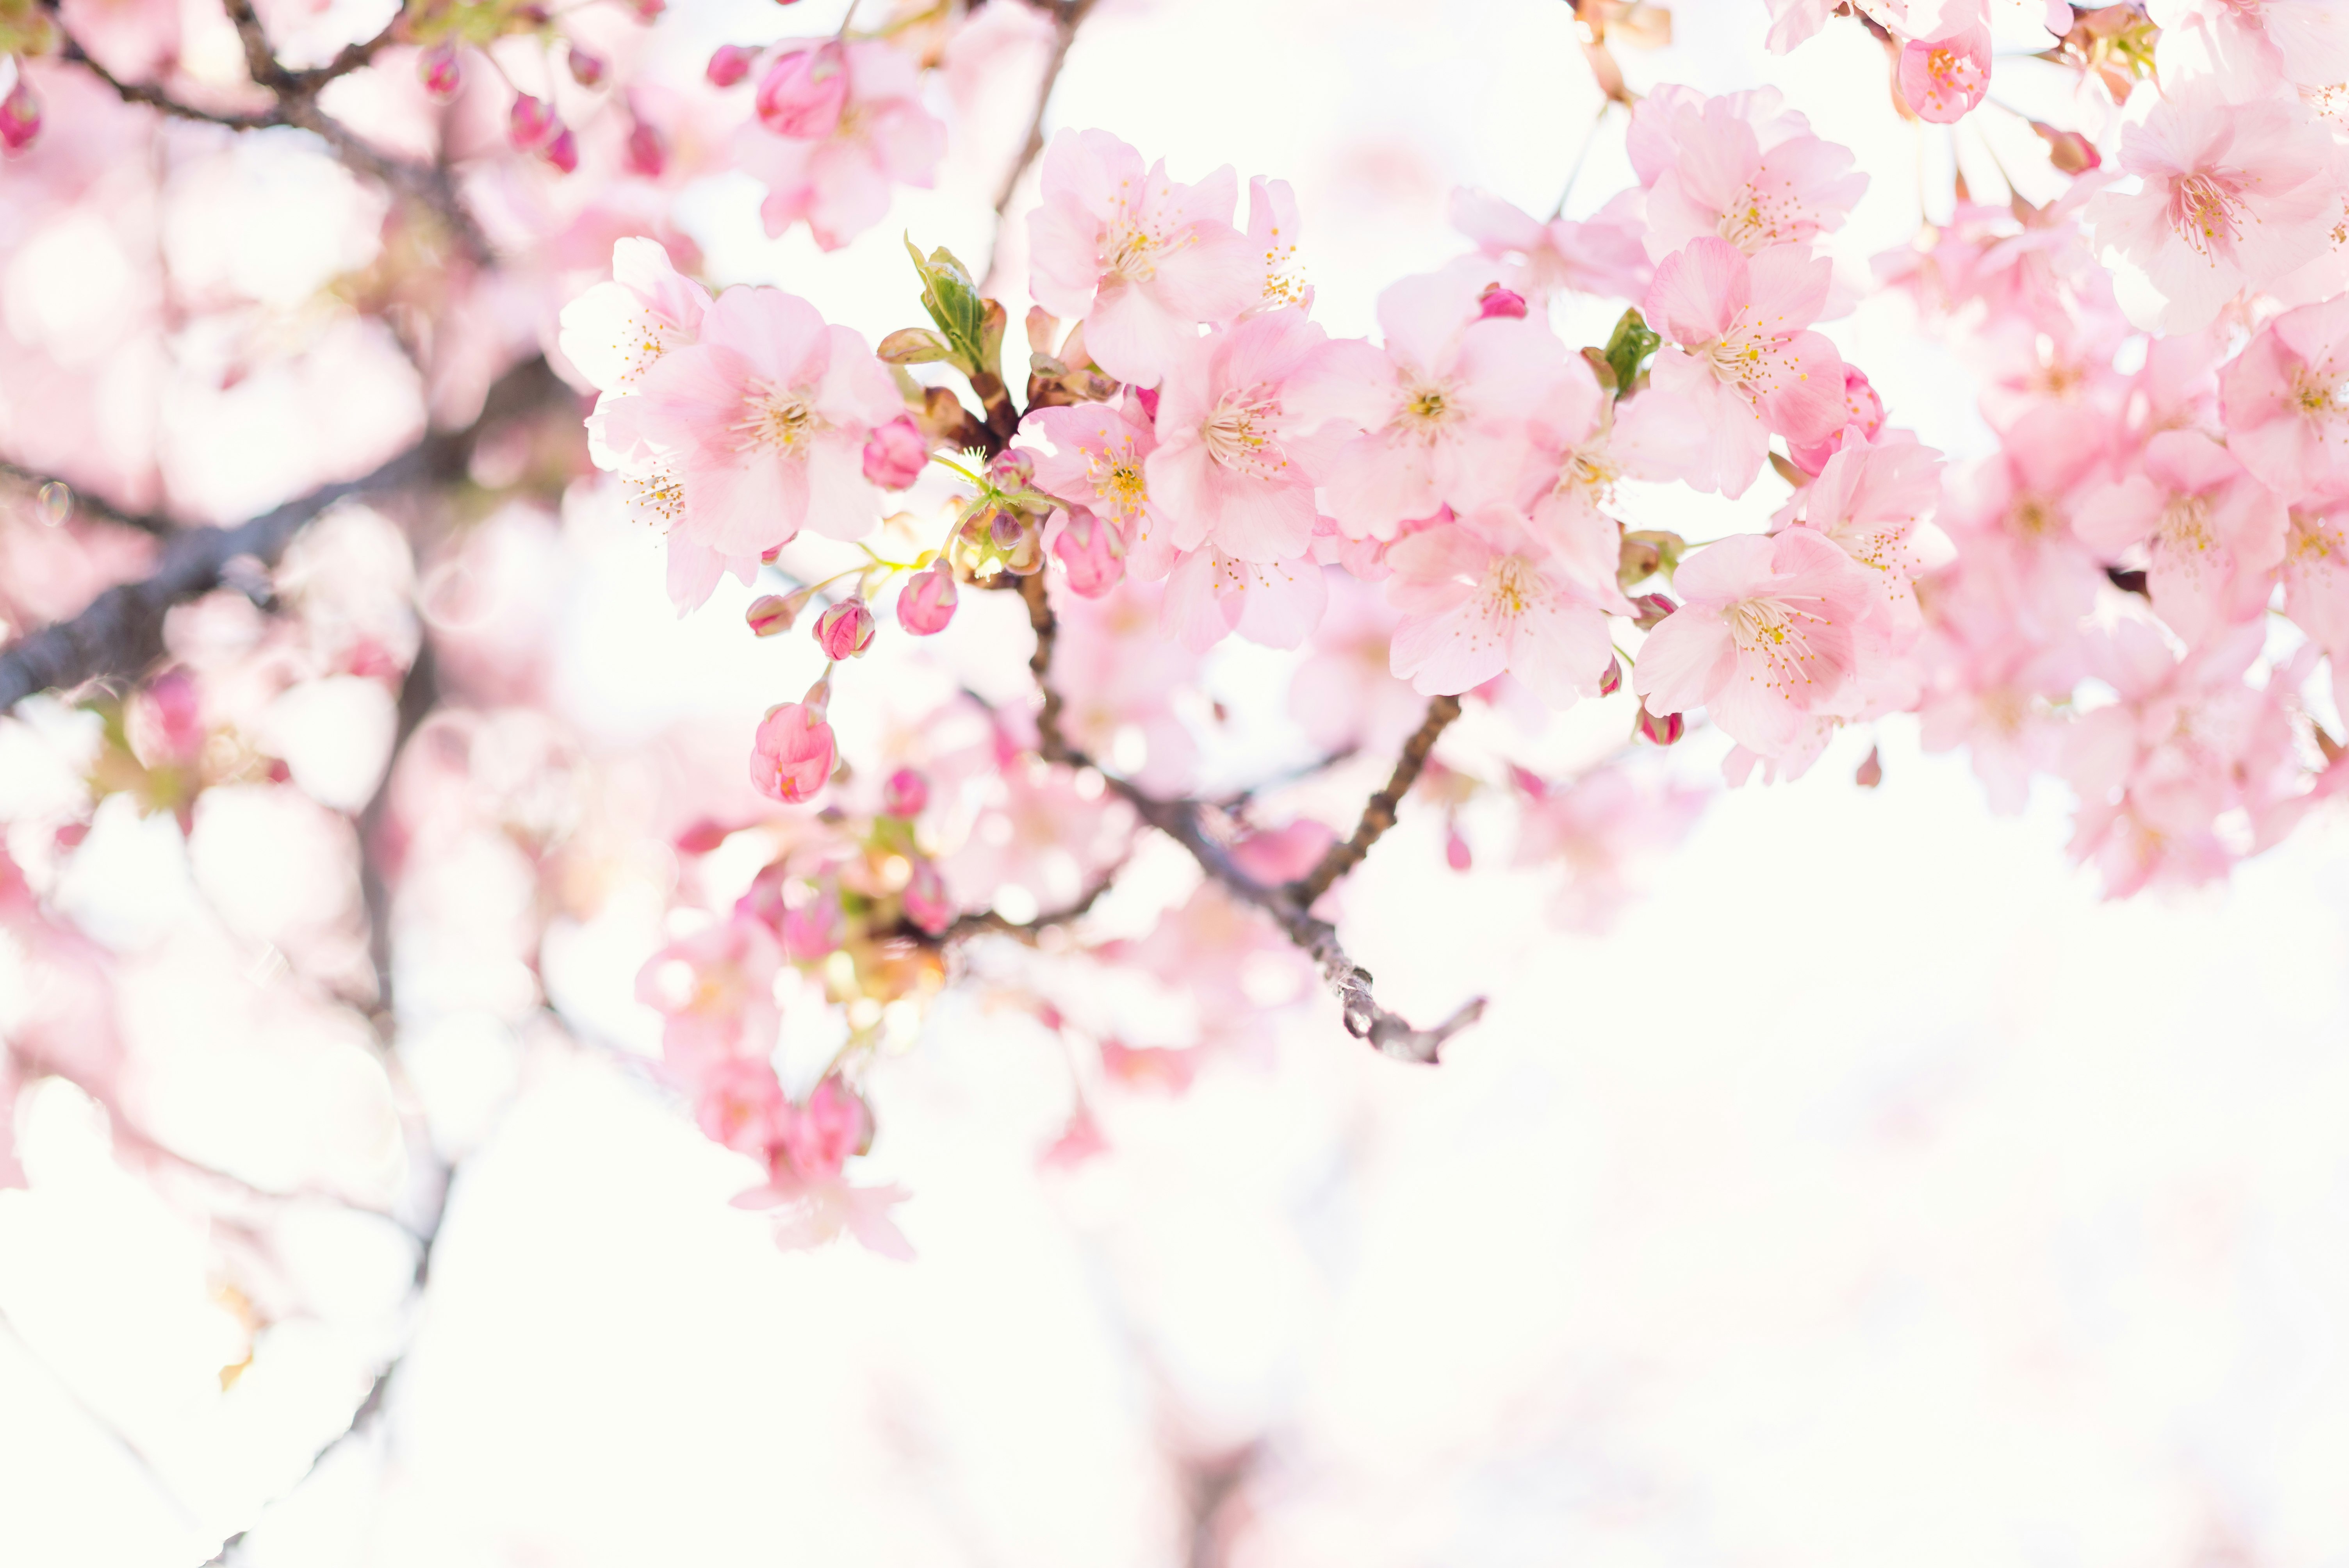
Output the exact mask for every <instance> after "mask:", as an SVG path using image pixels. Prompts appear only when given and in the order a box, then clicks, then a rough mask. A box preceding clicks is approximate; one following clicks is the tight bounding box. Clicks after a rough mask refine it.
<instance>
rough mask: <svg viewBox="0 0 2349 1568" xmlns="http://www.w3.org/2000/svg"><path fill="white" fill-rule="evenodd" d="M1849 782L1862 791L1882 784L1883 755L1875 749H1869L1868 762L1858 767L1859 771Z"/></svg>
mask: <svg viewBox="0 0 2349 1568" xmlns="http://www.w3.org/2000/svg"><path fill="white" fill-rule="evenodd" d="M1851 781H1852V782H1853V783H1855V784H1857V785H1858V786H1859V787H1860V788H1861V789H1875V788H1876V787H1877V786H1878V784H1881V783H1883V782H1884V754H1883V753H1882V752H1881V751H1879V750H1878V749H1877V748H1875V747H1873V746H1871V747H1869V748H1868V760H1867V761H1865V762H1863V763H1861V764H1860V765H1859V771H1858V772H1857V773H1855V774H1853V775H1852V776H1851Z"/></svg>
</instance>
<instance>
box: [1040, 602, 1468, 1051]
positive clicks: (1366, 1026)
mask: <svg viewBox="0 0 2349 1568" xmlns="http://www.w3.org/2000/svg"><path fill="white" fill-rule="evenodd" d="M1019 596H1020V598H1021V599H1022V600H1024V601H1025V602H1026V603H1027V605H1028V624H1029V626H1030V629H1032V630H1033V631H1034V632H1035V634H1036V651H1035V653H1034V655H1031V656H1030V659H1029V661H1028V669H1029V673H1030V675H1032V676H1034V677H1035V680H1036V686H1037V689H1038V690H1039V691H1040V692H1041V693H1042V694H1043V699H1044V701H1043V707H1040V708H1039V709H1038V710H1037V713H1036V749H1037V752H1038V754H1039V755H1040V756H1041V757H1042V758H1044V759H1045V760H1046V761H1048V762H1057V763H1060V764H1061V766H1063V767H1068V768H1092V769H1095V770H1096V771H1101V772H1102V779H1103V780H1104V781H1105V782H1106V784H1107V785H1108V787H1109V789H1111V790H1112V792H1114V793H1115V794H1116V795H1117V796H1118V797H1119V799H1123V800H1124V801H1125V802H1126V803H1127V804H1128V805H1131V806H1132V807H1133V809H1134V811H1135V812H1136V813H1137V814H1138V815H1139V816H1140V817H1141V818H1142V820H1143V821H1145V822H1147V823H1149V824H1150V825H1151V826H1152V827H1154V828H1155V829H1157V830H1159V831H1160V832H1162V833H1164V834H1165V835H1166V836H1167V837H1168V838H1170V839H1173V840H1174V841H1175V842H1176V843H1178V844H1180V845H1182V846H1183V847H1184V849H1185V850H1187V851H1190V854H1191V858H1192V859H1193V860H1195V861H1198V862H1199V869H1200V870H1201V871H1204V872H1206V873H1207V875H1208V876H1210V877H1212V878H1213V879H1214V880H1215V881H1216V882H1218V883H1220V884H1222V886H1223V888H1224V890H1225V891H1226V892H1229V893H1230V894H1231V895H1232V896H1233V897H1235V898H1237V899H1238V900H1239V901H1240V902H1241V903H1247V904H1250V905H1253V906H1254V907H1255V908H1257V909H1258V910H1261V911H1262V912H1263V913H1265V914H1267V915H1268V916H1270V917H1271V919H1272V921H1273V923H1274V924H1276V925H1278V926H1279V927H1280V928H1281V930H1282V931H1283V932H1284V933H1286V934H1287V935H1288V939H1289V941H1291V942H1293V943H1295V944H1297V945H1298V946H1299V948H1301V949H1303V950H1304V952H1305V953H1306V954H1307V955H1308V956H1309V957H1310V958H1311V959H1312V960H1313V962H1314V964H1315V965H1316V966H1317V967H1319V970H1320V971H1321V981H1322V984H1323V985H1327V986H1328V987H1329V988H1330V991H1331V992H1332V993H1333V994H1334V995H1336V996H1337V998H1338V1003H1339V1006H1340V1010H1341V1013H1342V1016H1343V1017H1344V1019H1345V1024H1346V1032H1347V1033H1348V1034H1350V1035H1352V1036H1353V1037H1355V1038H1357V1039H1362V1040H1368V1041H1369V1042H1370V1043H1371V1045H1373V1046H1375V1047H1378V1048H1379V1050H1380V1051H1381V1052H1383V1053H1384V1054H1385V1055H1387V1056H1391V1057H1396V1058H1398V1059H1400V1060H1402V1061H1411V1062H1433V1061H1435V1060H1436V1059H1437V1057H1439V1056H1440V1055H1441V1054H1442V1052H1443V1049H1444V1042H1445V1041H1446V1040H1448V1039H1450V1038H1451V1037H1453V1036H1454V1035H1456V1034H1458V1033H1459V1032H1460V1031H1461V1030H1462V1029H1464V1028H1466V1027H1467V1026H1469V1025H1471V1024H1473V1023H1475V1021H1476V1020H1477V1019H1478V1018H1480V1017H1482V1016H1484V1012H1485V999H1484V998H1483V997H1481V996H1479V997H1477V998H1475V1000H1473V1001H1471V1002H1469V1003H1468V1004H1467V1005H1466V1006H1463V1007H1462V1008H1461V1009H1460V1010H1459V1011H1457V1012H1455V1013H1454V1014H1453V1015H1452V1016H1451V1017H1449V1018H1447V1019H1445V1020H1444V1022H1443V1023H1441V1024H1438V1025H1436V1026H1434V1027H1433V1028H1428V1029H1418V1028H1413V1026H1412V1025H1411V1023H1410V1021H1409V1020H1407V1019H1405V1018H1403V1017H1402V1016H1400V1015H1398V1014H1394V1013H1390V1012H1388V1011H1387V1010H1386V1009H1385V1008H1383V1007H1381V1006H1379V1005H1378V999H1377V997H1375V996H1374V995H1372V994H1371V972H1370V971H1369V970H1367V969H1365V968H1363V967H1362V966H1361V965H1359V964H1357V963H1355V962H1354V961H1353V960H1352V959H1351V958H1350V957H1349V956H1347V954H1346V950H1345V947H1344V946H1343V945H1342V944H1340V942H1339V940H1338V928H1337V927H1336V926H1334V925H1332V924H1331V923H1330V922H1328V921H1326V920H1322V919H1319V918H1318V917H1316V916H1315V915H1314V914H1313V913H1311V912H1310V911H1309V909H1308V908H1307V905H1306V903H1304V902H1302V901H1300V900H1299V898H1298V896H1297V890H1296V889H1295V888H1294V887H1285V886H1284V887H1267V886H1265V885H1264V884H1263V883H1262V882H1257V880H1256V879H1255V878H1254V877H1251V876H1249V875H1248V874H1247V872H1244V871H1242V870H1240V868H1239V867H1238V866H1237V864H1235V863H1234V862H1233V861H1232V857H1231V851H1229V850H1228V849H1227V848H1226V846H1225V845H1224V844H1223V843H1222V842H1221V841H1219V840H1217V839H1216V837H1215V836H1214V835H1213V834H1211V833H1209V832H1208V831H1207V829H1206V824H1205V823H1204V822H1203V821H1202V820H1201V818H1200V814H1199V807H1198V802H1196V801H1195V800H1162V799H1159V798H1158V797H1156V796H1154V795H1150V794H1146V793H1144V792H1143V790H1141V789H1137V788H1136V787H1135V786H1134V785H1133V784H1131V783H1129V782H1128V781H1127V780H1125V779H1120V778H1118V777H1116V776H1115V775H1114V774H1111V773H1108V772H1106V771H1103V770H1102V769H1101V768H1100V765H1099V764H1098V763H1096V762H1094V761H1093V759H1092V758H1090V757H1088V756H1086V755H1085V754H1084V752H1082V751H1081V750H1080V749H1078V748H1076V747H1074V746H1071V744H1070V743H1069V741H1068V738H1067V737H1066V736H1064V735H1063V734H1061V707H1062V704H1061V694H1060V693H1059V692H1058V691H1056V690H1055V689H1054V688H1053V686H1052V682H1051V673H1052V649H1053V645H1054V643H1055V642H1056V641H1057V639H1058V636H1059V633H1060V624H1059V621H1058V620H1057V618H1056V617H1055V616H1054V615H1053V614H1052V603H1051V600H1050V598H1049V597H1048V596H1047V594H1046V593H1045V587H1044V574H1043V573H1041V572H1038V573H1033V574H1032V575H1030V576H1027V577H1023V578H1021V579H1020V580H1019ZM1455 707H1456V705H1455ZM1433 717H1434V716H1433V713H1432V712H1431V714H1430V722H1431V723H1433ZM1444 722H1445V723H1449V722H1450V719H1449V718H1448V717H1447V718H1446V719H1445V720H1444ZM1422 728H1423V729H1424V728H1426V726H1423V727H1422ZM1442 728H1443V726H1442V725H1436V726H1435V730H1436V732H1437V733H1441V731H1442ZM1434 743H1435V737H1434V735H1433V734H1430V735H1429V736H1428V738H1427V744H1428V745H1429V746H1431V747H1432V746H1433V745H1434ZM1420 761H1421V763H1422V764H1424V763H1425V761H1426V758H1425V756H1424V755H1423V756H1422V757H1421V758H1420ZM1396 770H1397V772H1398V773H1400V772H1401V771H1402V765H1401V764H1398V765H1397V769H1396ZM1417 771H1418V770H1417V769H1416V768H1414V769H1413V776H1416V774H1417ZM1367 818H1368V813H1367V812H1366V813H1365V819H1366V820H1367ZM1371 837H1372V838H1373V839H1375V838H1376V837H1377V835H1376V834H1375V833H1373V834H1372V835H1371ZM1363 848H1364V850H1365V851H1367V850H1368V848H1369V846H1368V844H1365V845H1364V846H1363ZM1355 858H1356V859H1357V860H1359V859H1360V858H1361V857H1360V856H1359V855H1357V856H1356V857H1355ZM1316 874H1319V873H1318V871H1317V873H1316Z"/></svg>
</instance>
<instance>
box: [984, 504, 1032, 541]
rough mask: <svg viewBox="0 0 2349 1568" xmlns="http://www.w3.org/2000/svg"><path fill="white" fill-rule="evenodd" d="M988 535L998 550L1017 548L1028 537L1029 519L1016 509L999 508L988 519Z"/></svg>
mask: <svg viewBox="0 0 2349 1568" xmlns="http://www.w3.org/2000/svg"><path fill="white" fill-rule="evenodd" d="M987 537H988V539H989V540H990V541H991V542H993V543H994V545H995V547H996V548H997V549H998V550H1017V549H1018V548H1019V542H1020V541H1021V540H1023V539H1025V538H1027V537H1028V520H1027V519H1026V518H1024V517H1021V516H1020V515H1019V513H1018V512H1016V511H1000V510H999V511H996V512H994V513H993V514H992V515H990V516H989V517H988V520H987Z"/></svg>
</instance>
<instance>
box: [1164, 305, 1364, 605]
mask: <svg viewBox="0 0 2349 1568" xmlns="http://www.w3.org/2000/svg"><path fill="white" fill-rule="evenodd" d="M1378 364H1379V356H1378V351H1377V350H1375V349H1373V348H1371V346H1370V345H1368V344H1366V343H1361V342H1355V341H1350V340H1349V341H1340V342H1332V341H1331V340H1330V336H1329V335H1328V334H1327V333H1325V332H1323V331H1322V330H1321V328H1320V327H1319V325H1316V324H1315V323H1313V322H1310V321H1309V320H1307V319H1306V318H1305V315H1304V314H1303V313H1302V312H1299V311H1296V310H1276V311H1268V312H1267V313H1265V314H1264V315H1253V316H1249V317H1248V318H1247V319H1246V320H1244V321H1242V322H1240V323H1239V324H1237V325H1235V326H1231V327H1227V328H1226V329H1224V330H1222V331H1220V332H1217V333H1216V334H1214V335H1211V336H1208V337H1205V338H1201V339H1199V340H1198V341H1197V342H1195V343H1193V344H1189V345H1187V346H1185V348H1184V349H1183V351H1182V352H1181V353H1180V354H1179V355H1177V356H1175V359H1174V364H1173V366H1172V367H1171V368H1170V369H1169V370H1168V372H1167V377H1166V382H1165V385H1164V387H1162V388H1161V389H1160V397H1159V404H1158V418H1157V429H1158V446H1157V448H1156V449H1154V450H1153V451H1152V452H1151V453H1150V455H1149V457H1148V458H1147V459H1145V460H1144V463H1143V477H1144V479H1145V480H1146V481H1147V485H1148V491H1149V495H1150V497H1151V499H1152V500H1154V502H1155V503H1156V505H1157V506H1158V507H1159V509H1160V511H1161V512H1162V514H1163V515H1164V516H1165V517H1166V518H1167V519H1168V521H1169V525H1170V526H1169V528H1168V530H1167V539H1166V543H1167V545H1168V546H1169V547H1170V548H1172V549H1174V550H1177V551H1189V550H1195V549H1197V548H1198V547H1199V546H1201V545H1203V544H1209V543H1212V544H1213V545H1214V546H1215V547H1216V549H1217V550H1219V551H1221V552H1224V553H1225V554H1226V555H1228V556H1230V557H1231V558H1233V559H1234V560H1237V561H1251V562H1276V561H1293V560H1295V559H1297V558H1298V557H1299V556H1300V555H1303V554H1304V553H1305V552H1306V550H1307V548H1308V547H1309V545H1310V544H1311V543H1312V541H1313V522H1314V519H1315V518H1316V517H1318V516H1319V511H1318V509H1317V508H1316V507H1315V505H1314V500H1313V492H1314V487H1315V486H1317V485H1319V483H1320V482H1321V481H1322V480H1323V479H1324V478H1325V477H1327V475H1328V473H1329V471H1330V464H1331V463H1332V461H1333V460H1334V459H1336V457H1337V455H1338V452H1339V450H1340V449H1341V448H1342V447H1343V445H1344V444H1345V442H1346V441H1347V440H1348V439H1349V438H1350V437H1352V436H1353V435H1354V434H1356V433H1357V432H1358V431H1359V429H1360V428H1361V422H1360V420H1359V418H1352V417H1350V416H1351V412H1352V409H1351V406H1352V405H1357V404H1359V403H1360V402H1361V388H1362V387H1364V386H1365V385H1367V384H1368V383H1369V382H1370V380H1371V377H1373V376H1375V375H1376V373H1377V371H1376V366H1378ZM1135 543H1136V545H1137V548H1138V547H1140V546H1141V545H1142V544H1143V541H1140V540H1137V541H1136V542H1135ZM1135 570H1136V571H1137V572H1141V573H1143V575H1144V576H1145V577H1147V576H1149V575H1151V573H1148V572H1147V571H1145V570H1144V569H1143V567H1142V566H1141V565H1140V563H1139V562H1137V563H1136V566H1135Z"/></svg>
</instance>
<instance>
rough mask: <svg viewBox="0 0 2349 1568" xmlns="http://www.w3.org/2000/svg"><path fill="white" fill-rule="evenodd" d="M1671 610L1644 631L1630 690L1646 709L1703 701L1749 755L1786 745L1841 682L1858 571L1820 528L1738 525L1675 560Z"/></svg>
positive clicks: (1862, 604)
mask: <svg viewBox="0 0 2349 1568" xmlns="http://www.w3.org/2000/svg"><path fill="white" fill-rule="evenodd" d="M1672 586H1673V587H1674V588H1675V589H1676V590H1677V591H1678V592H1679V593H1680V594H1681V595H1682V604H1681V607H1680V608H1679V609H1678V610H1675V611H1674V612H1673V613H1672V614H1670V615H1667V616H1666V617H1664V619H1663V620H1662V622H1661V623H1660V624H1658V625H1657V627H1656V629H1655V630H1654V631H1652V632H1651V633H1649V634H1648V640H1647V642H1646V643H1645V644H1644V645H1641V647H1640V656H1639V659H1638V662H1637V663H1636V664H1635V665H1633V667H1632V672H1631V676H1632V687H1633V689H1634V690H1636V691H1637V692H1639V694H1640V696H1643V697H1645V698H1647V699H1648V707H1650V708H1651V709H1653V710H1655V711H1657V712H1685V711H1686V710H1688V709H1690V708H1693V707H1704V708H1707V709H1709V710H1710V711H1711V712H1712V714H1713V722H1714V723H1716V724H1718V725H1720V726H1721V727H1722V728H1723V730H1725V731H1726V732H1728V734H1729V735H1730V736H1731V738H1733V739H1735V740H1737V741H1738V742H1740V743H1741V744H1743V745H1744V746H1745V747H1747V748H1749V749H1751V750H1753V751H1754V752H1755V753H1756V754H1758V755H1761V756H1764V757H1769V756H1775V755H1777V754H1779V753H1781V752H1784V751H1786V750H1788V749H1790V748H1792V747H1793V746H1794V745H1795V743H1796V742H1797V741H1798V740H1800V739H1801V738H1803V734H1804V721H1805V719H1806V717H1807V716H1809V715H1811V714H1814V713H1820V712H1826V711H1832V709H1833V708H1834V707H1836V706H1837V704H1839V703H1840V702H1841V701H1842V700H1843V699H1844V698H1846V697H1847V696H1848V695H1849V694H1850V692H1851V689H1852V676H1853V674H1854V671H1855V669H1856V667H1857V653H1856V642H1855V635H1854V634H1855V633H1856V631H1857V628H1858V626H1859V624H1860V622H1861V620H1862V619H1863V618H1864V617H1865V616H1866V615H1867V614H1868V610H1869V608H1870V606H1871V605H1872V603H1874V600H1875V596H1876V594H1875V585H1874V584H1873V583H1871V582H1869V580H1868V573H1867V572H1866V571H1865V570H1864V569H1863V568H1861V567H1860V566H1859V565H1857V563H1856V562H1853V561H1852V559H1851V557H1850V556H1848V555H1847V554H1846V553H1845V552H1843V551H1842V550H1841V549H1839V548H1838V547H1837V545H1836V544H1835V543H1834V542H1832V541H1830V540H1829V539H1827V538H1826V536H1825V535H1823V534H1820V533H1818V532H1816V531H1813V530H1811V529H1807V528H1790V529H1787V530H1785V531H1784V532H1781V533H1777V534H1774V535H1772V536H1770V537H1768V538H1760V537H1756V536H1754V535H1752V534H1740V535H1737V536H1734V537H1733V538H1729V539H1724V540H1721V541H1718V542H1715V543H1713V544H1709V545H1707V546H1705V547H1704V548H1703V549H1702V550H1700V551H1698V552H1695V553H1694V554H1692V555H1691V556H1689V557H1687V558H1686V559H1685V560H1683V561H1682V562H1681V564H1680V568H1679V570H1678V571H1677V572H1675V573H1673V576H1672Z"/></svg>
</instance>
